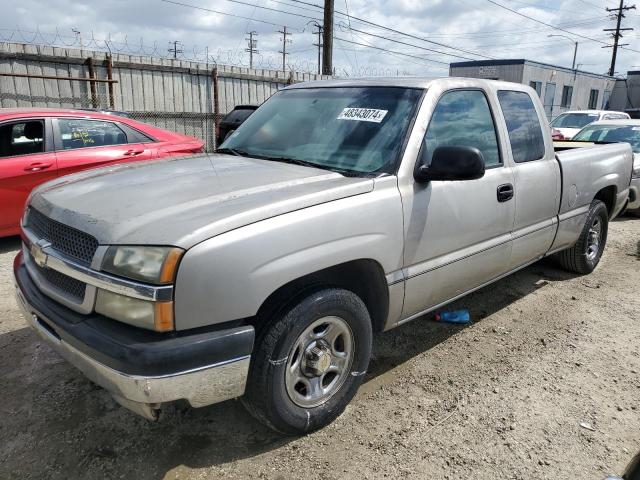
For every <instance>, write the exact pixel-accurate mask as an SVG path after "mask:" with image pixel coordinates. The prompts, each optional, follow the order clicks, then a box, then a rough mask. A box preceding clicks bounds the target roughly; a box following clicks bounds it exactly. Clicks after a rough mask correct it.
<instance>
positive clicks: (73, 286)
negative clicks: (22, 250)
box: [34, 264, 87, 303]
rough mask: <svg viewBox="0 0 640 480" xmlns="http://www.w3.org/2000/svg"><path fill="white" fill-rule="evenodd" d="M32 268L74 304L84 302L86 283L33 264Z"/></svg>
mask: <svg viewBox="0 0 640 480" xmlns="http://www.w3.org/2000/svg"><path fill="white" fill-rule="evenodd" d="M34 267H35V268H36V270H37V272H38V274H39V275H40V276H41V277H42V278H43V279H44V280H45V281H46V282H47V283H49V284H50V285H51V286H52V287H53V288H54V289H56V290H59V291H60V292H61V293H63V294H64V295H65V296H68V297H71V299H72V300H73V301H74V302H76V303H82V302H83V301H84V296H85V293H86V291H87V284H86V283H84V282H81V281H80V280H76V279H75V278H71V277H68V276H67V275H65V274H63V273H60V272H58V271H56V270H52V269H50V268H46V267H44V268H43V267H40V266H38V265H35V264H34Z"/></svg>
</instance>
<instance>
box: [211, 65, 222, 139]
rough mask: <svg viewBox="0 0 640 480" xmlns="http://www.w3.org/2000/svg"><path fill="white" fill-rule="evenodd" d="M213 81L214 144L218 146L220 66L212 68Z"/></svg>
mask: <svg viewBox="0 0 640 480" xmlns="http://www.w3.org/2000/svg"><path fill="white" fill-rule="evenodd" d="M211 83H212V86H213V125H214V127H213V132H214V133H213V145H214V148H217V147H218V135H220V103H219V98H218V67H213V70H211Z"/></svg>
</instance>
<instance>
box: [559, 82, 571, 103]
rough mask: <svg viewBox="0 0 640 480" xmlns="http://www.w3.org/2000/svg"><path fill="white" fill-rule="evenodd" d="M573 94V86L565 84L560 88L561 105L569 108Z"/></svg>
mask: <svg viewBox="0 0 640 480" xmlns="http://www.w3.org/2000/svg"><path fill="white" fill-rule="evenodd" d="M572 96H573V87H571V86H569V85H565V86H564V87H563V88H562V101H561V103H560V106H561V107H565V108H569V107H570V106H571V97H572Z"/></svg>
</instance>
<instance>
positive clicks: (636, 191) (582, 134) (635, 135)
mask: <svg viewBox="0 0 640 480" xmlns="http://www.w3.org/2000/svg"><path fill="white" fill-rule="evenodd" d="M573 140H574V141H583V142H606V143H618V142H625V143H629V144H631V149H632V150H633V174H632V176H631V186H630V188H629V203H628V204H627V211H628V212H630V213H633V214H635V215H636V216H640V120H601V121H599V122H594V123H592V124H590V125H587V126H586V127H584V128H583V129H582V130H580V131H579V132H578V133H577V134H576V135H575V136H574V137H573Z"/></svg>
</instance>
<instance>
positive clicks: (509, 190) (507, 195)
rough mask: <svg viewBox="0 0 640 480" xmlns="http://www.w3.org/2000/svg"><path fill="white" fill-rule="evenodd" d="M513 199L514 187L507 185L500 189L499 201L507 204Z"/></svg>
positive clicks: (501, 186)
mask: <svg viewBox="0 0 640 480" xmlns="http://www.w3.org/2000/svg"><path fill="white" fill-rule="evenodd" d="M512 198H513V185H511V184H510V183H505V184H504V185H500V186H499V187H498V201H499V202H506V201H509V200H511V199H512Z"/></svg>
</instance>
